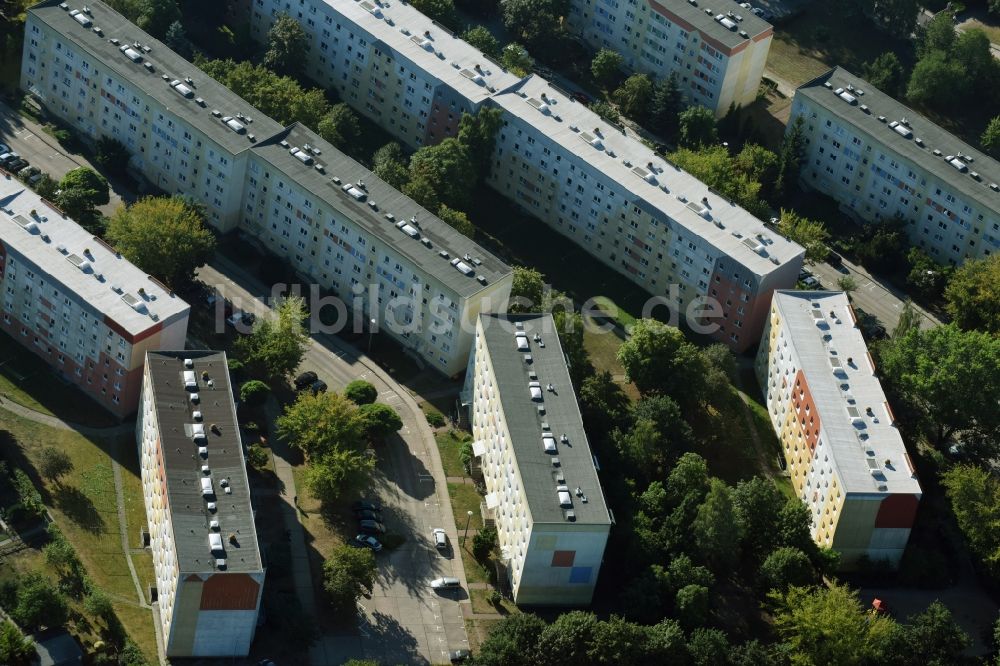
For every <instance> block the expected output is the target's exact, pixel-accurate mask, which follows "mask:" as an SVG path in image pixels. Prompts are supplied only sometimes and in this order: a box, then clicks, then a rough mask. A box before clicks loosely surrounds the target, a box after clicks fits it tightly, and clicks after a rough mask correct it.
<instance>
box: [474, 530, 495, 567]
mask: <svg viewBox="0 0 1000 666" xmlns="http://www.w3.org/2000/svg"><path fill="white" fill-rule="evenodd" d="M496 547H497V531H496V528H493V527H484V528H483V529H481V530H479V531H478V532H476V533H475V535H473V537H472V554H473V556H474V557H475V558H476V559H477V560H478V561H480V562H486V560H487V558H489V556H490V553H492V552H493V550H494V549H495V548H496Z"/></svg>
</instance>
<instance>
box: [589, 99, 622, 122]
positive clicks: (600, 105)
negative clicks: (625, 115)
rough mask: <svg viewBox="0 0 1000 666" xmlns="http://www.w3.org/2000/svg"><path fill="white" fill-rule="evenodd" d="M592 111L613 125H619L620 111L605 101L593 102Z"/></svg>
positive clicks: (591, 104)
mask: <svg viewBox="0 0 1000 666" xmlns="http://www.w3.org/2000/svg"><path fill="white" fill-rule="evenodd" d="M590 110H591V111H593V112H594V113H596V114H597V115H599V116H600V117H601V118H604V119H605V120H607V121H608V122H609V123H611V124H617V123H618V122H619V120H621V116H620V115H619V113H618V109H617V108H615V107H614V106H613V105H611V104H609V103H607V102H605V101H603V100H597V101H595V102H591V103H590Z"/></svg>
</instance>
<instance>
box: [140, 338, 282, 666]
mask: <svg viewBox="0 0 1000 666" xmlns="http://www.w3.org/2000/svg"><path fill="white" fill-rule="evenodd" d="M135 434H136V444H137V446H138V449H139V466H140V476H141V479H142V491H143V498H144V501H145V506H146V519H147V522H148V525H149V535H150V545H151V548H152V553H153V568H154V571H155V573H156V600H157V604H158V606H159V610H160V613H159V620H160V623H161V627H160V628H161V630H162V635H163V639H164V649H165V651H166V654H167V656H168V657H219V658H222V657H241V656H246V655H247V654H248V653H249V651H250V644H251V642H252V641H253V637H254V632H255V631H256V628H257V615H258V613H259V610H260V601H261V596H262V594H263V590H264V573H265V572H264V567H263V563H262V561H261V556H260V550H259V547H258V543H257V530H256V527H255V526H254V509H253V505H252V502H251V497H250V485H249V482H248V481H247V473H246V464H245V461H244V456H243V444H242V442H241V439H240V430H239V424H238V422H237V420H236V406H235V404H234V402H233V392H232V387H231V386H230V383H229V366H228V363H227V361H226V355H225V353H224V352H212V351H193V350H189V351H160V352H149V354H148V355H147V357H146V365H145V372H144V374H143V389H142V405H141V409H140V411H139V418H138V419H137V421H136V426H135Z"/></svg>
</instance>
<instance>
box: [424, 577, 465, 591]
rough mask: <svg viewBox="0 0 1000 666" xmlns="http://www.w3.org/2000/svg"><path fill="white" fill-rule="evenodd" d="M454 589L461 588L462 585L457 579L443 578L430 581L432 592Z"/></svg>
mask: <svg viewBox="0 0 1000 666" xmlns="http://www.w3.org/2000/svg"><path fill="white" fill-rule="evenodd" d="M456 587H462V583H461V582H460V581H459V580H458V579H457V578H451V577H449V576H445V577H444V578H435V579H434V580H432V581H431V589H432V590H450V589H454V588H456Z"/></svg>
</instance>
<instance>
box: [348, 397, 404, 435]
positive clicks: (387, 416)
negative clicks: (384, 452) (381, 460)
mask: <svg viewBox="0 0 1000 666" xmlns="http://www.w3.org/2000/svg"><path fill="white" fill-rule="evenodd" d="M358 414H359V415H360V417H361V419H362V422H363V423H364V428H365V433H366V434H367V435H368V439H370V440H372V441H377V442H380V441H382V440H384V439H385V438H386V437H388V436H389V435H391V434H392V433H394V432H397V431H399V429H400V428H402V427H403V419H401V418H400V417H399V414H397V413H396V410H395V409H393V408H392V407H390V406H389V405H383V404H381V403H371V404H367V405H361V406H360V407H359V408H358Z"/></svg>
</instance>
